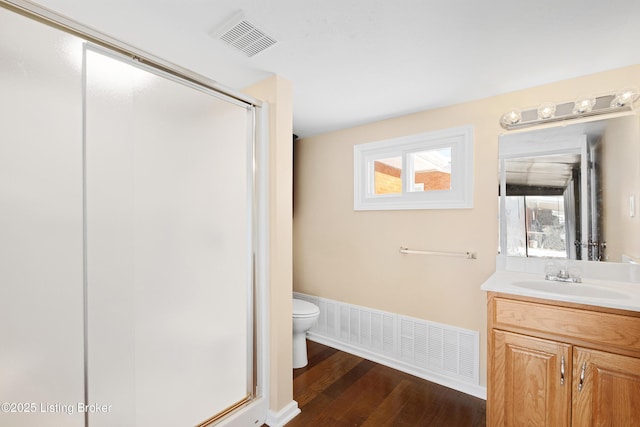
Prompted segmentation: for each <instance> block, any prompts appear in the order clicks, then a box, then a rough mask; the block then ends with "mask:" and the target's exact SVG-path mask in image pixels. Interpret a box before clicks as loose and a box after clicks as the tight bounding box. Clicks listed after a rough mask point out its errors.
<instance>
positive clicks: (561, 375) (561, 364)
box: [560, 355, 564, 385]
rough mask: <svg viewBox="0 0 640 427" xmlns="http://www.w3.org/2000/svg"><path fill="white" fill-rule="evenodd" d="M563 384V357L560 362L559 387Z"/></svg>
mask: <svg viewBox="0 0 640 427" xmlns="http://www.w3.org/2000/svg"><path fill="white" fill-rule="evenodd" d="M563 384H564V355H563V356H562V362H561V363H560V385H563Z"/></svg>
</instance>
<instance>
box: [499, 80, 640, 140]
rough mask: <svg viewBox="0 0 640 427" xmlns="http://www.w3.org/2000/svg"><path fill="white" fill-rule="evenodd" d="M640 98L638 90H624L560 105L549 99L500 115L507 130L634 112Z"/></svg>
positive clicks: (501, 122)
mask: <svg viewBox="0 0 640 427" xmlns="http://www.w3.org/2000/svg"><path fill="white" fill-rule="evenodd" d="M639 98H640V92H639V91H638V90H636V89H624V90H621V91H619V92H616V93H610V94H607V95H601V96H587V97H583V98H578V99H576V100H575V101H567V102H560V103H557V104H554V103H551V102H545V103H543V104H540V105H539V106H538V107H533V108H525V109H522V110H519V109H513V110H510V111H508V112H506V113H504V114H503V115H502V116H501V117H500V125H501V126H502V127H503V128H504V129H507V130H512V129H520V128H524V127H528V126H535V125H540V124H544V123H550V122H560V121H565V120H570V119H576V118H580V117H589V116H597V115H601V114H612V113H621V112H625V111H632V110H633V109H634V103H635V102H636V101H637V100H638V99H639Z"/></svg>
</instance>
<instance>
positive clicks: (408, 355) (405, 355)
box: [400, 319, 413, 361]
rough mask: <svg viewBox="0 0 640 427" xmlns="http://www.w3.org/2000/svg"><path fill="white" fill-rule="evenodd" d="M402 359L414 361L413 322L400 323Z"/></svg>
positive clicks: (404, 321) (402, 321)
mask: <svg viewBox="0 0 640 427" xmlns="http://www.w3.org/2000/svg"><path fill="white" fill-rule="evenodd" d="M400 357H401V358H402V360H406V361H413V322H411V321H409V320H406V319H403V320H401V321H400Z"/></svg>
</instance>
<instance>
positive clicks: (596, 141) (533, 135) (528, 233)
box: [500, 114, 640, 262]
mask: <svg viewBox="0 0 640 427" xmlns="http://www.w3.org/2000/svg"><path fill="white" fill-rule="evenodd" d="M639 128H640V122H639V119H638V116H636V115H635V114H631V115H626V116H623V117H615V118H608V119H600V120H593V121H589V122H580V123H573V124H570V125H565V126H556V127H548V128H544V129H535V130H528V131H520V132H514V133H510V134H506V135H503V136H502V137H501V138H500V178H501V183H500V218H501V221H500V248H501V250H500V251H501V253H503V254H505V255H507V256H517V257H538V258H560V259H575V260H589V261H613V262H623V261H624V262H629V261H631V262H637V261H638V260H640V239H637V238H633V236H638V235H639V234H638V233H640V218H639V217H638V213H637V212H636V207H635V204H636V200H637V198H638V197H639V195H640V129H639Z"/></svg>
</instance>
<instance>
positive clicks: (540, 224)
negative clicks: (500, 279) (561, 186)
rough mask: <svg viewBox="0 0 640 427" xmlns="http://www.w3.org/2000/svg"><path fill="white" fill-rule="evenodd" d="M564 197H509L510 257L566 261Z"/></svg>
mask: <svg viewBox="0 0 640 427" xmlns="http://www.w3.org/2000/svg"><path fill="white" fill-rule="evenodd" d="M564 205H565V200H564V196H507V197H506V198H505V213H506V222H507V255H509V256H520V257H542V258H567V244H566V236H567V230H566V227H565V209H564V207H565V206H564Z"/></svg>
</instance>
